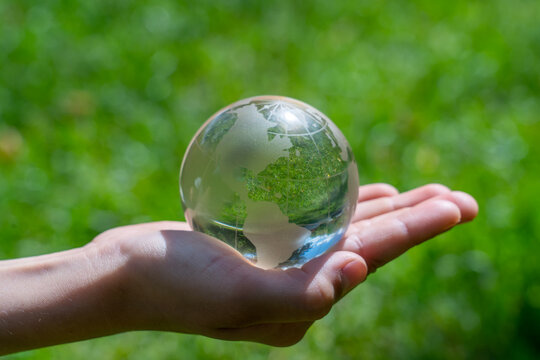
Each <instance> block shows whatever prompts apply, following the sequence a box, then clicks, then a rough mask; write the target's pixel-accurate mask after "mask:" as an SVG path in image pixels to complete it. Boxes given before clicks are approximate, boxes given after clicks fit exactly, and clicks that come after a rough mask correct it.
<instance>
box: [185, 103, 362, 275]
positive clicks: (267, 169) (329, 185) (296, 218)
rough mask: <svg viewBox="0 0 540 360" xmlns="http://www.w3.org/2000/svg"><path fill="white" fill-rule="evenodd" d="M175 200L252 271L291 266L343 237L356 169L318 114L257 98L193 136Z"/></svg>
mask: <svg viewBox="0 0 540 360" xmlns="http://www.w3.org/2000/svg"><path fill="white" fill-rule="evenodd" d="M180 195H181V198H182V205H183V207H184V211H185V217H186V220H187V221H188V223H189V224H190V225H191V227H192V229H193V230H196V231H200V232H203V233H206V234H208V235H211V236H213V237H215V238H217V239H220V240H221V241H224V242H225V243H227V244H228V245H230V246H232V247H233V248H235V249H236V250H238V251H239V252H240V253H241V254H242V255H243V256H244V257H246V258H247V259H249V260H250V261H251V262H252V263H253V264H255V265H256V266H259V267H261V268H264V269H269V268H275V267H279V268H288V267H300V266H301V265H303V264H304V263H306V262H308V261H309V260H311V259H313V258H315V257H317V256H319V255H321V254H323V253H324V252H326V251H327V250H329V249H330V248H331V247H332V246H333V245H334V244H336V243H337V242H338V241H339V240H340V238H341V237H342V236H343V234H344V233H345V231H346V229H347V227H348V226H349V223H350V221H351V218H352V215H353V214H354V210H355V208H356V201H357V197H358V170H357V166H356V162H355V160H354V156H353V153H352V150H351V148H350V146H349V144H348V143H347V140H346V139H345V137H344V136H343V134H342V133H341V131H340V130H339V129H338V128H337V126H336V125H335V124H334V123H333V122H332V121H331V120H330V119H328V117H326V116H325V115H324V114H323V113H321V112H320V111H318V110H317V109H315V108H314V107H312V106H310V105H308V104H305V103H303V102H301V101H298V100H295V99H291V98H287V97H281V96H257V97H252V98H248V99H244V100H241V101H238V102H235V103H233V104H231V105H229V106H227V107H225V108H224V109H222V110H220V111H219V112H217V113H216V114H214V115H213V116H212V117H211V118H210V119H209V120H208V121H207V122H206V123H204V125H203V126H202V127H201V128H200V129H199V131H198V132H197V133H196V134H195V136H194V138H193V139H192V141H191V143H190V145H189V147H188V149H187V151H186V154H185V156H184V160H183V163H182V168H181V170H180Z"/></svg>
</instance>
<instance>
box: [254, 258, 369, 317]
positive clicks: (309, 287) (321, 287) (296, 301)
mask: <svg viewBox="0 0 540 360" xmlns="http://www.w3.org/2000/svg"><path fill="white" fill-rule="evenodd" d="M263 271H264V274H259V276H257V277H256V278H257V281H248V282H246V281H244V285H248V283H249V288H250V291H247V292H245V293H244V299H243V300H244V309H245V310H247V311H246V312H247V313H250V314H251V315H252V316H251V319H252V320H255V319H254V318H256V320H255V323H274V322H280V323H288V322H298V321H313V320H316V319H320V318H322V317H323V316H325V315H326V314H328V312H329V311H330V309H331V308H332V306H333V305H334V304H335V303H336V301H338V300H339V299H340V298H341V297H343V296H344V295H345V294H346V293H347V292H349V291H350V290H351V289H352V288H354V287H355V286H356V285H358V284H359V283H361V282H362V281H364V279H365V278H366V276H367V265H366V262H365V261H364V259H363V258H362V257H360V256H359V255H357V254H355V253H352V252H349V251H336V252H331V253H329V254H325V255H322V256H320V257H318V258H316V259H313V260H311V261H310V262H308V263H307V264H305V265H304V266H303V267H302V268H300V269H297V268H291V269H287V270H285V271H283V270H263ZM255 314H257V316H254V315H255Z"/></svg>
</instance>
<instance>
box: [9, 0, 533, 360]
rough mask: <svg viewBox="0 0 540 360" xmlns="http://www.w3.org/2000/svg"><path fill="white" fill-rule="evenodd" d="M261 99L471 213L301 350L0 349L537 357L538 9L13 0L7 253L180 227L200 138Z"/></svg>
mask: <svg viewBox="0 0 540 360" xmlns="http://www.w3.org/2000/svg"><path fill="white" fill-rule="evenodd" d="M260 94H278V95H286V96H291V97H294V98H298V99H300V100H303V101H305V102H307V103H309V104H312V105H313V106H315V107H317V108H319V109H320V110H321V111H323V112H324V113H326V114H327V115H328V116H329V117H330V118H331V119H333V120H334V122H336V123H337V124H338V126H340V128H341V129H342V130H343V132H344V133H345V135H346V136H347V138H348V139H349V142H350V143H351V145H352V146H353V148H354V151H355V155H356V158H357V160H358V164H359V171H360V179H361V182H362V183H371V182H381V181H382V182H388V183H392V184H394V185H395V186H397V187H398V188H399V189H400V190H401V191H405V190H408V189H411V188H413V187H416V186H419V185H421V184H424V183H427V182H439V183H444V184H446V185H448V186H450V187H452V188H455V189H461V190H464V191H467V192H470V193H471V194H473V195H474V196H475V197H476V198H477V199H478V202H479V204H480V209H481V212H480V215H479V217H478V219H477V220H476V221H475V222H473V223H470V224H467V225H465V226H463V227H460V228H458V229H455V230H453V231H451V232H450V233H448V234H445V235H443V236H440V237H439V238H437V239H436V240H433V241H430V242H429V243H427V244H425V245H422V246H421V247H418V248H415V249H413V250H412V251H410V252H409V253H408V254H406V255H404V256H402V257H401V258H399V259H398V260H396V261H394V262H393V263H391V264H389V265H388V266H386V267H384V268H383V269H381V270H379V271H378V272H377V273H376V274H374V275H372V276H371V277H370V278H369V279H368V280H367V281H366V282H365V283H364V284H363V285H361V286H360V287H359V288H358V289H356V291H354V292H353V293H351V294H350V295H349V296H348V297H347V298H345V299H344V300H343V301H341V302H340V303H339V304H338V305H337V306H336V307H335V308H334V309H333V310H332V312H331V313H330V314H329V316H327V317H326V318H324V319H323V320H321V321H319V322H318V323H316V324H315V325H314V326H313V327H312V329H311V330H310V331H309V332H308V335H307V336H306V338H305V339H304V340H302V341H301V342H300V343H299V344H297V345H295V346H293V347H291V348H281V349H276V348H271V347H268V346H263V345H257V344H250V343H243V342H239V343H229V342H222V341H217V340H212V339H207V338H203V337H197V336H190V335H181V334H180V335H179V334H169V333H151V332H138V333H128V334H121V335H117V336H113V337H108V338H102V339H98V340H93V341H87V342H81V343H75V344H68V345H62V346H57V347H52V348H47V349H41V350H37V351H30V352H26V353H21V354H18V355H13V356H8V357H7V359H91V358H100V359H152V358H156V359H176V358H180V359H190V358H199V359H239V358H245V359H274V360H275V359H388V358H391V359H411V358H415V359H423V358H425V359H456V358H476V359H493V358H514V359H527V358H531V359H532V358H538V357H539V356H540V282H539V269H540V264H539V255H540V246H539V240H540V208H539V201H540V179H539V177H540V176H539V175H540V161H539V159H540V122H539V117H540V2H538V1H532V0H531V1H503V0H501V1H461V0H458V1H452V2H437V1H431V0H425V1H350V2H349V1H291V2H271V1H265V2H261V1H222V2H215V1H197V2H187V1H180V0H178V1H151V2H147V1H128V0H113V1H110V0H93V1H62V0H42V1H39V2H35V1H27V0H24V1H21V0H18V1H13V0H12V1H10V0H8V1H1V2H0V258H1V259H6V258H15V257H21V256H29V255H36V254H42V253H48V252H53V251H60V250H64V249H68V248H72V247H76V246H81V245H83V244H85V243H87V242H88V241H90V240H91V239H92V238H93V237H94V236H96V235H97V234H98V233H100V232H101V231H104V230H106V229H108V228H110V227H114V226H119V225H124V224H131V223H137V222H143V221H151V220H162V219H171V220H175V219H182V218H183V217H182V209H181V205H180V201H179V193H178V171H179V167H180V163H181V159H182V156H183V153H184V151H185V149H186V146H187V144H188V142H189V140H190V139H191V137H192V136H193V134H194V133H195V131H196V130H197V129H198V127H199V126H200V125H201V124H202V123H203V121H205V120H206V119H207V118H208V117H209V116H210V115H212V114H213V113H214V112H215V111H217V110H218V109H220V108H221V107H223V106H225V105H227V104H229V103H231V102H233V101H236V100H238V99H241V98H244V97H248V96H253V95H260ZM0 286H1V284H0Z"/></svg>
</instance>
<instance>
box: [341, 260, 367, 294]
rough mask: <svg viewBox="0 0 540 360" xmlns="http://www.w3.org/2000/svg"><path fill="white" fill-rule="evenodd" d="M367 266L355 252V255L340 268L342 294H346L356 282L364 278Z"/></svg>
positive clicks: (360, 281) (358, 282)
mask: <svg viewBox="0 0 540 360" xmlns="http://www.w3.org/2000/svg"><path fill="white" fill-rule="evenodd" d="M367 273H368V266H367V263H366V261H365V260H364V258H362V257H361V256H359V255H356V254H355V257H354V258H353V259H352V260H351V261H350V262H348V263H346V264H345V266H343V267H342V268H341V281H342V284H343V291H342V295H341V296H344V295H346V294H347V293H348V292H349V291H351V290H352V289H354V288H355V287H356V286H357V285H358V284H360V283H362V282H363V281H364V280H366V277H367Z"/></svg>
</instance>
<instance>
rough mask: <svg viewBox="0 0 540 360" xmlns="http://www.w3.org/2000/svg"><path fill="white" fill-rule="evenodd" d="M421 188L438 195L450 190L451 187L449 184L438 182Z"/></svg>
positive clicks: (432, 194) (430, 193)
mask: <svg viewBox="0 0 540 360" xmlns="http://www.w3.org/2000/svg"><path fill="white" fill-rule="evenodd" d="M421 189H422V190H423V191H424V192H425V193H427V194H429V195H431V196H437V195H441V194H445V193H449V192H450V189H449V188H448V187H447V186H445V185H443V184H438V183H432V184H428V185H424V186H422V187H421Z"/></svg>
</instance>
